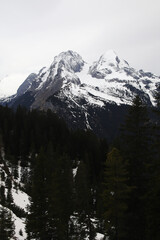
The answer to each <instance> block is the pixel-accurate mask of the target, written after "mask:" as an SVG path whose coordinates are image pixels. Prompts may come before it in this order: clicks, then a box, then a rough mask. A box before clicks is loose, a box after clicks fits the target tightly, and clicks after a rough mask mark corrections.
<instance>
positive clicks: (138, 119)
mask: <svg viewBox="0 0 160 240" xmlns="http://www.w3.org/2000/svg"><path fill="white" fill-rule="evenodd" d="M121 140H122V152H123V156H124V158H125V159H126V160H127V161H128V168H127V170H128V173H129V181H128V183H129V186H131V187H133V189H132V191H131V194H130V197H129V201H128V223H127V227H128V230H127V232H128V233H127V234H128V236H127V237H128V238H127V239H130V240H141V239H143V238H144V236H145V232H146V206H147V199H146V193H147V190H148V184H149V178H150V174H149V171H148V165H149V164H150V160H151V154H150V125H149V119H148V113H147V109H146V107H145V106H144V104H143V102H142V100H141V99H140V97H139V96H136V98H135V99H134V100H133V103H132V106H131V107H130V109H129V112H128V115H127V117H126V121H125V124H124V126H123V129H122V135H121Z"/></svg>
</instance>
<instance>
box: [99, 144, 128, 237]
mask: <svg viewBox="0 0 160 240" xmlns="http://www.w3.org/2000/svg"><path fill="white" fill-rule="evenodd" d="M126 167H127V163H126V162H125V161H124V159H123V158H122V156H121V154H120V152H119V150H118V149H116V148H113V149H112V150H111V151H110V152H109V153H108V155H107V161H106V168H105V179H104V192H103V204H104V220H105V232H106V235H107V236H109V239H111V240H121V239H125V236H126V227H125V223H126V210H127V200H128V195H129V192H130V190H131V189H130V187H129V186H128V185H127V182H128V172H127V170H126Z"/></svg>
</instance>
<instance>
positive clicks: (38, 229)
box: [0, 93, 160, 240]
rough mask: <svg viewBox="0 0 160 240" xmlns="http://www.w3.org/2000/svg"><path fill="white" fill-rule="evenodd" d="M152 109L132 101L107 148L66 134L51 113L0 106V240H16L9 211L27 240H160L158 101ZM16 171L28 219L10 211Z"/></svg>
mask: <svg viewBox="0 0 160 240" xmlns="http://www.w3.org/2000/svg"><path fill="white" fill-rule="evenodd" d="M155 101H156V107H154V108H153V109H152V110H151V109H148V107H147V106H145V104H144V103H143V102H142V100H141V99H140V97H139V96H136V97H135V98H134V99H133V102H132V105H131V106H130V107H129V109H128V112H127V114H126V116H125V120H124V122H123V124H122V125H121V128H120V131H119V135H118V136H117V137H116V138H115V139H114V140H113V141H112V142H109V143H108V142H107V140H106V139H105V138H100V137H98V136H96V135H95V134H94V133H93V132H92V131H91V130H81V129H77V130H72V129H69V128H68V126H67V125H66V123H65V122H64V120H63V119H60V118H59V117H58V116H57V115H56V114H55V113H53V112H51V111H50V110H48V111H46V112H43V111H39V110H32V111H30V110H27V109H26V108H23V107H21V106H19V107H17V109H16V110H15V109H14V110H13V109H10V108H8V107H7V106H6V107H2V106H0V150H1V151H0V174H1V176H0V181H3V182H4V183H5V184H1V185H0V239H2V240H6V239H7V240H8V239H14V238H13V236H14V231H15V230H14V229H15V227H14V224H15V223H14V221H13V219H12V216H11V213H10V212H9V211H8V209H10V210H11V211H12V212H13V213H14V214H16V215H17V216H18V217H19V218H23V219H25V225H26V233H27V238H26V240H85V239H89V240H94V239H96V233H97V232H98V233H102V234H103V236H104V237H103V239H106V240H107V239H109V240H151V239H152V240H159V239H160V96H159V94H158V93H157V94H156V97H155ZM151 111H152V114H150V112H151ZM151 115H154V118H153V117H151ZM4 154H5V160H4V157H3V155H4ZM19 168H21V169H22V171H21V174H20V181H21V183H23V184H21V185H20V186H17V188H18V187H19V188H21V189H22V190H23V191H24V192H25V193H26V194H27V195H29V199H30V205H29V206H28V211H27V212H25V211H24V210H23V209H21V208H18V207H17V206H15V205H14V204H13V197H12V181H11V180H12V178H14V179H18V174H19ZM2 170H3V171H2ZM4 171H5V174H4ZM5 189H8V191H7V194H5V192H6V191H5ZM21 234H22V233H21Z"/></svg>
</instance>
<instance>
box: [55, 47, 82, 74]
mask: <svg viewBox="0 0 160 240" xmlns="http://www.w3.org/2000/svg"><path fill="white" fill-rule="evenodd" d="M84 63H85V62H84V61H83V59H82V57H81V56H80V55H79V54H78V53H76V52H73V51H71V50H68V51H67V52H62V53H60V54H59V55H58V56H56V57H55V58H54V61H53V63H52V65H51V68H55V67H56V66H57V67H60V68H63V69H64V68H65V69H66V70H68V71H70V72H75V73H76V72H80V71H81V69H82V67H83V65H84Z"/></svg>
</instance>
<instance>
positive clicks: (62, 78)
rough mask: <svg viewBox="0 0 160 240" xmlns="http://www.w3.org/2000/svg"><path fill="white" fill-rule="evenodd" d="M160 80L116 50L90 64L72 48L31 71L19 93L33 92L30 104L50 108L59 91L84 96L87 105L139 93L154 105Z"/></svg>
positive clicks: (125, 99)
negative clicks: (138, 67) (36, 71)
mask: <svg viewBox="0 0 160 240" xmlns="http://www.w3.org/2000/svg"><path fill="white" fill-rule="evenodd" d="M30 79H31V80H30ZM159 81H160V77H158V76H155V75H154V74H152V73H149V72H144V71H143V70H139V71H137V70H135V69H134V68H132V67H130V66H129V64H128V63H127V62H126V61H125V60H123V59H120V58H119V57H118V56H117V54H116V53H115V52H114V51H113V50H109V51H108V52H106V53H105V54H103V55H102V56H101V57H100V58H99V60H98V61H96V62H94V63H93V64H92V65H91V66H90V65H89V64H87V63H86V62H85V61H84V60H83V59H82V57H81V56H80V55H79V54H78V53H76V52H73V51H70V50H69V51H67V52H62V53H60V54H59V55H58V56H56V57H55V58H54V61H53V63H52V64H51V66H50V67H49V68H48V69H46V68H43V69H42V70H41V71H40V72H39V74H37V75H36V74H31V75H30V76H29V77H28V78H27V79H26V80H25V82H24V83H23V84H22V85H21V86H20V87H19V89H18V91H17V95H16V97H18V96H20V95H23V94H25V93H26V92H30V93H31V95H32V96H34V99H35V100H34V103H33V104H32V106H31V108H37V107H38V108H48V97H50V96H52V95H54V94H57V93H58V92H59V97H60V98H62V97H63V96H67V98H68V99H70V101H71V102H72V101H73V102H77V100H80V99H85V100H86V102H87V104H88V105H96V106H100V107H102V106H104V105H105V103H106V102H109V103H115V104H131V102H132V99H133V97H134V96H135V95H137V94H139V95H141V97H142V98H143V99H144V101H145V102H147V103H148V104H150V105H151V104H154V102H153V91H154V90H155V89H156V84H157V83H158V82H159Z"/></svg>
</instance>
